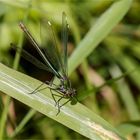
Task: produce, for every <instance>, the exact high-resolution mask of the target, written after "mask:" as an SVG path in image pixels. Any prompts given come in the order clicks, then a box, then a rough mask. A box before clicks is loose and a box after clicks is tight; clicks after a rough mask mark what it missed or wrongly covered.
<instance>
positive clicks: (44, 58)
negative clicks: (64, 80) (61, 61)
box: [19, 22, 62, 78]
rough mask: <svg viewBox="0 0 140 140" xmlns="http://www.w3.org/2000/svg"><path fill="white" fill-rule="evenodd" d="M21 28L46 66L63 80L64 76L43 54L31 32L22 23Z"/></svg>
mask: <svg viewBox="0 0 140 140" xmlns="http://www.w3.org/2000/svg"><path fill="white" fill-rule="evenodd" d="M19 26H20V27H21V29H22V30H23V31H24V33H25V35H26V37H27V39H28V40H29V41H30V43H31V44H32V45H33V46H34V47H35V49H36V50H37V51H38V53H39V55H40V56H41V57H42V59H43V61H44V63H45V65H47V66H48V67H49V69H50V70H51V72H52V73H53V74H54V75H56V76H57V77H58V78H61V77H62V76H61V75H60V74H59V73H58V71H57V69H56V68H55V67H54V66H53V64H52V63H51V61H50V60H49V58H48V56H46V55H44V53H43V52H42V50H41V49H40V47H39V45H38V43H37V42H36V41H35V39H34V38H33V37H32V35H31V34H30V32H29V30H28V29H27V28H26V26H25V25H24V24H23V23H22V22H20V24H19Z"/></svg>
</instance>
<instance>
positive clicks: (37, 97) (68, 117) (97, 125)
mask: <svg viewBox="0 0 140 140" xmlns="http://www.w3.org/2000/svg"><path fill="white" fill-rule="evenodd" d="M40 84H41V82H40V81H38V80H36V79H33V78H31V77H29V76H27V75H25V74H22V73H20V72H17V71H15V70H13V69H10V68H8V67H6V66H4V65H3V64H0V90H1V91H2V92H4V93H6V94H8V95H9V96H11V97H13V98H15V99H17V100H19V101H20V102H22V103H24V104H26V105H28V106H30V107H32V108H33V109H35V110H37V111H39V112H41V113H43V114H45V115H46V116H48V117H50V118H52V119H54V120H56V121H58V122H60V123H61V124H63V125H65V126H67V127H69V128H70V129H73V130H74V131H76V132H78V133H80V134H81V135H84V136H86V137H88V138H90V139H96V140H102V139H107V138H108V139H124V138H123V137H122V136H121V134H119V132H117V130H116V129H115V128H113V127H112V126H111V125H110V124H109V123H107V122H106V121H105V120H103V119H102V118H101V117H99V116H98V115H96V114H95V113H93V112H91V111H90V110H89V109H88V108H86V107H85V106H83V105H82V104H80V103H77V104H76V105H74V106H72V105H70V104H67V105H65V106H63V107H62V109H61V112H60V114H59V115H58V116H56V113H57V107H55V106H54V104H55V102H54V101H53V99H52V97H51V92H50V90H49V89H48V88H46V89H45V90H43V91H40V92H38V93H37V94H29V93H30V92H32V91H33V90H34V89H35V87H37V86H38V85H40ZM46 87H47V85H46Z"/></svg>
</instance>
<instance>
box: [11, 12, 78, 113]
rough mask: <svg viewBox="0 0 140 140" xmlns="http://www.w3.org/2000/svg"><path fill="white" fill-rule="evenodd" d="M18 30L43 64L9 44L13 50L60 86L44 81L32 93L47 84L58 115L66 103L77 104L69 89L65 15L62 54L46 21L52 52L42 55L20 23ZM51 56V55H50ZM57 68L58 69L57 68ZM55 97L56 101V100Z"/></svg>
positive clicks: (74, 91) (70, 88) (73, 90)
mask: <svg viewBox="0 0 140 140" xmlns="http://www.w3.org/2000/svg"><path fill="white" fill-rule="evenodd" d="M19 26H20V28H21V29H22V31H23V32H24V33H25V35H26V37H27V39H28V40H29V41H30V43H31V44H32V45H33V46H34V47H35V49H36V50H37V51H38V53H39V55H40V56H41V58H42V60H43V62H40V61H39V60H37V58H35V57H34V56H32V55H31V54H29V53H28V52H26V51H25V50H20V48H18V47H16V46H15V45H14V44H11V45H12V47H13V48H14V49H16V50H17V51H19V52H21V56H23V57H24V58H25V59H26V60H27V61H29V62H31V63H33V64H34V65H36V66H37V67H39V68H40V69H43V70H47V71H50V72H52V73H53V74H54V75H55V76H56V77H57V78H58V79H59V80H60V85H56V84H54V83H53V80H52V81H51V82H49V81H45V82H44V83H42V84H41V85H39V86H38V87H37V88H36V89H35V90H34V91H33V92H32V93H36V92H38V91H40V90H43V89H44V88H42V86H43V84H45V83H47V84H49V88H50V91H51V93H52V97H53V99H54V101H55V104H56V105H57V107H58V113H57V114H59V112H60V108H61V107H62V106H63V105H65V104H67V103H68V102H70V101H71V104H73V103H74V102H75V103H76V102H77V98H76V90H75V89H73V88H72V87H71V82H70V80H69V78H68V63H67V62H68V53H67V40H68V23H67V19H66V15H65V13H64V12H63V14H62V35H61V37H62V49H61V50H62V52H61V53H60V51H59V49H58V47H57V45H56V40H55V35H54V31H53V28H52V25H51V23H50V22H49V21H48V22H47V26H49V35H50V36H51V37H52V38H53V40H54V45H53V51H46V52H45V53H43V51H42V50H41V49H40V47H39V45H38V43H37V42H36V41H35V39H34V38H33V36H32V35H31V34H30V32H29V30H28V29H27V27H26V26H25V25H24V24H23V23H22V22H20V24H19ZM50 54H51V55H50ZM50 56H51V57H50ZM52 58H55V63H56V64H57V65H56V64H54V61H52ZM58 67H59V68H58ZM53 91H56V92H57V93H58V94H56V93H55V94H54V93H53ZM56 97H57V98H58V100H56ZM63 98H65V99H68V100H67V101H66V102H64V103H63V104H62V105H60V104H59V102H60V101H61V100H62V99H63Z"/></svg>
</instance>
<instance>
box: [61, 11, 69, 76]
mask: <svg viewBox="0 0 140 140" xmlns="http://www.w3.org/2000/svg"><path fill="white" fill-rule="evenodd" d="M68 28H69V25H68V23H67V17H66V14H65V12H63V13H62V33H61V38H62V48H63V49H62V50H63V59H62V64H63V67H64V73H65V76H67V77H68V50H67V43H68Z"/></svg>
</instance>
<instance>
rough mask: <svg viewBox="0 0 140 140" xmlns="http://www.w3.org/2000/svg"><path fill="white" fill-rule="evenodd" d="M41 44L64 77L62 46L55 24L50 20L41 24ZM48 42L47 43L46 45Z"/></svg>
mask: <svg viewBox="0 0 140 140" xmlns="http://www.w3.org/2000/svg"><path fill="white" fill-rule="evenodd" d="M40 36H41V46H43V48H46V49H45V50H44V53H45V54H46V56H48V58H49V60H50V62H51V64H52V65H53V67H54V68H55V69H57V71H59V72H60V75H61V76H62V79H63V78H64V76H65V75H66V74H65V68H64V65H63V63H62V55H61V48H59V46H58V44H57V41H56V36H55V32H54V29H53V26H52V24H51V22H50V21H47V20H42V21H41V25H40ZM46 44H47V45H46Z"/></svg>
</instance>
